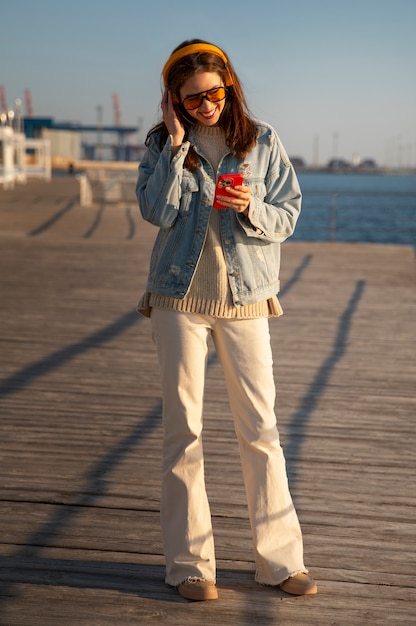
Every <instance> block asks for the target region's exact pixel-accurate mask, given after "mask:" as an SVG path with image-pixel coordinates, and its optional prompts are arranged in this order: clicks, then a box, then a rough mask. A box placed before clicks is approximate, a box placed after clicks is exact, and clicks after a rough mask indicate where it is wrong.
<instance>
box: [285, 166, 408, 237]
mask: <svg viewBox="0 0 416 626" xmlns="http://www.w3.org/2000/svg"><path fill="white" fill-rule="evenodd" d="M298 178H299V182H300V185H301V189H302V194H303V201H302V212H301V216H300V218H299V220H298V223H297V226H296V231H295V234H294V235H293V237H292V240H298V241H331V240H332V241H348V242H372V243H389V244H401V245H412V246H414V245H416V176H413V175H410V176H404V175H403V176H401V175H390V174H389V175H386V174H353V173H348V174H334V173H315V172H300V173H298Z"/></svg>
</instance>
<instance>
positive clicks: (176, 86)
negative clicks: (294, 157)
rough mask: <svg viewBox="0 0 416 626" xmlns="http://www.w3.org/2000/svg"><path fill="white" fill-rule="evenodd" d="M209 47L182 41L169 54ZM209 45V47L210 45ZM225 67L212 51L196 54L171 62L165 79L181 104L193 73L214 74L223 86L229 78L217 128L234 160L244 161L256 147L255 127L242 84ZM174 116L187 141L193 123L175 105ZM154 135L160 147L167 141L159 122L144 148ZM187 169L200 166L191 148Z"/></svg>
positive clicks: (228, 65) (179, 106) (229, 68)
mask: <svg viewBox="0 0 416 626" xmlns="http://www.w3.org/2000/svg"><path fill="white" fill-rule="evenodd" d="M197 43H201V44H204V43H205V44H209V42H207V41H204V40H202V39H191V40H188V41H184V42H182V43H181V44H180V45H179V46H177V47H176V48H175V50H173V52H172V54H174V53H175V52H177V51H178V50H180V49H181V48H184V47H185V46H189V45H192V44H197ZM209 45H212V44H209ZM227 61H228V63H227V65H225V63H224V61H223V60H222V59H221V58H220V57H219V56H217V55H216V54H214V53H212V52H196V53H194V54H189V55H187V56H185V57H183V58H180V59H178V61H177V62H176V63H174V64H173V65H172V66H171V67H170V69H169V71H168V73H167V76H166V83H167V88H168V89H169V90H170V91H171V93H172V94H173V96H174V98H175V99H177V100H178V102H179V101H180V93H179V92H180V89H181V87H182V86H183V85H184V83H185V82H186V81H187V80H188V78H190V77H191V76H193V75H194V74H195V73H196V72H217V73H218V74H219V75H220V76H221V78H222V80H223V82H224V84H227V81H228V79H229V77H230V76H231V78H232V83H233V84H232V85H231V86H229V87H227V96H226V100H225V105H224V109H223V111H222V113H221V117H220V120H219V123H218V125H219V126H220V127H221V128H222V129H223V130H224V132H225V137H226V142H227V146H228V147H229V149H230V151H231V153H232V154H234V155H235V156H236V157H237V158H239V159H243V158H244V157H245V156H246V154H247V152H248V151H249V150H250V149H251V148H252V147H253V146H254V145H255V143H256V139H257V126H256V124H255V122H254V120H253V119H252V117H251V115H250V113H249V110H248V107H247V103H246V99H245V96H244V93H243V89H242V86H241V83H240V81H239V79H238V76H237V74H236V72H235V70H234V68H233V66H232V64H231V63H230V61H229V60H228V58H227ZM174 107H175V111H176V114H177V116H178V118H179V119H180V121H181V123H182V124H183V127H184V129H185V137H184V140H185V141H187V140H188V138H189V131H190V129H191V128H192V126H194V125H195V124H196V120H195V119H194V118H193V117H191V116H190V115H189V114H187V112H186V110H185V109H184V108H183V106H182V105H181V104H174ZM153 133H157V134H158V135H159V140H160V146H161V147H162V146H163V145H164V144H165V143H166V140H167V138H168V135H169V133H168V129H167V127H166V125H165V123H164V122H163V121H162V122H159V123H158V124H156V126H154V127H153V128H152V129H151V130H150V131H149V133H148V135H147V137H146V142H145V143H146V145H147V144H148V141H149V138H150V135H152V134H153ZM184 165H185V167H186V168H188V169H189V170H196V169H197V168H198V167H199V157H198V155H197V153H196V152H195V150H194V149H193V147H192V146H191V148H190V149H189V151H188V154H187V156H186V159H185V163H184Z"/></svg>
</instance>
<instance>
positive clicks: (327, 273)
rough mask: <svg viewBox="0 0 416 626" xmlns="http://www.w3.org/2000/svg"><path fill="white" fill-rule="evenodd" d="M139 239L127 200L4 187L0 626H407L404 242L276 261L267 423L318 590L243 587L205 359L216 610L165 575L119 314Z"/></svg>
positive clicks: (410, 270) (411, 313) (410, 327)
mask: <svg viewBox="0 0 416 626" xmlns="http://www.w3.org/2000/svg"><path fill="white" fill-rule="evenodd" d="M155 235H156V229H155V228H154V227H152V226H150V225H149V224H147V223H146V222H144V221H143V220H142V219H141V217H140V215H139V212H138V209H137V206H136V205H135V203H134V202H131V203H125V204H124V205H114V204H104V203H100V204H95V205H92V206H88V207H83V206H81V204H80V198H79V185H78V182H77V180H76V179H75V178H74V177H73V178H71V177H60V178H59V177H57V178H52V180H51V181H50V182H48V181H45V180H31V181H30V182H28V183H27V184H25V185H18V186H16V187H14V188H13V189H6V190H4V189H0V294H1V297H0V323H1V327H0V466H1V474H0V475H1V482H0V625H1V626H17V625H18V626H133V625H134V626H137V625H141V626H153V625H155V626H160V625H162V624H163V625H175V626H187V625H189V626H195V625H196V624H200V625H201V626H202V625H204V626H215V625H217V624H223V625H224V626H254V625H256V626H257V625H268V626H274V625H276V626H362V625H368V626H385V625H386V624H391V625H392V626H411V625H413V624H414V623H415V615H416V522H415V511H416V507H415V505H416V472H415V468H416V419H415V415H416V392H415V389H416V359H415V355H416V314H415V311H416V282H415V278H416V271H415V256H414V250H413V249H412V247H410V246H397V245H396V246H394V245H379V244H358V243H334V242H327V243H322V242H305V241H303V242H291V241H290V240H289V241H287V242H286V243H284V244H283V247H282V271H281V282H282V292H281V302H282V306H283V309H284V312H285V313H284V315H283V316H282V317H281V318H279V319H273V320H271V323H270V327H271V337H272V345H273V350H274V367H275V375H276V384H277V405H276V410H277V416H278V426H279V430H280V433H281V438H282V444H283V447H284V450H285V454H286V459H287V466H288V474H289V478H290V483H291V490H292V495H293V498H294V502H295V505H296V508H297V511H298V514H299V518H300V522H301V526H302V530H303V535H304V544H305V562H306V564H307V566H308V568H309V570H310V572H311V574H312V575H313V576H314V578H316V580H317V583H318V588H319V591H318V594H317V595H316V596H313V597H312V596H311V597H299V598H298V597H292V596H289V595H287V594H285V593H283V592H281V591H280V590H276V589H271V588H269V587H263V586H260V585H257V584H256V583H255V582H254V560H253V552H252V543H251V534H250V527H249V521H248V515H247V510H246V504H245V495H244V487H243V482H242V476H241V472H240V466H239V457H238V449H237V443H236V439H235V435H234V430H233V424H232V419H231V416H230V411H229V407H228V400H227V397H226V391H225V387H224V382H223V376H222V372H221V368H220V366H219V363H218V361H217V359H216V357H215V353H214V351H212V353H211V356H210V359H209V367H208V376H207V391H206V401H205V430H204V433H205V434H204V448H205V455H206V480H207V489H208V493H209V497H210V502H211V513H212V517H213V526H214V534H215V541H216V552H217V559H218V563H217V566H218V580H217V583H218V588H219V599H218V600H217V601H213V602H207V603H191V602H188V601H187V600H185V599H183V598H181V597H180V596H179V595H178V594H177V592H176V591H175V590H174V589H172V588H170V587H168V586H167V585H165V583H164V561H163V555H162V545H161V534H160V527H159V496H160V462H161V402H160V387H159V379H158V366H157V360H156V352H155V348H154V345H153V342H152V337H151V327H150V321H149V320H148V319H145V318H143V317H141V316H139V315H138V314H137V313H136V311H135V307H136V303H137V301H138V299H139V297H140V295H141V293H142V292H143V290H144V288H145V283H146V276H147V269H148V261H149V255H150V251H151V248H152V243H153V240H154V237H155Z"/></svg>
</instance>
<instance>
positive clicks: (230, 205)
mask: <svg viewBox="0 0 416 626" xmlns="http://www.w3.org/2000/svg"><path fill="white" fill-rule="evenodd" d="M250 198H251V187H246V186H245V185H236V186H235V187H227V193H226V194H224V195H222V196H217V199H218V202H219V203H220V204H222V205H223V206H224V207H225V208H227V209H233V210H234V211H235V212H236V213H244V214H245V215H247V213H248V208H249V206H250Z"/></svg>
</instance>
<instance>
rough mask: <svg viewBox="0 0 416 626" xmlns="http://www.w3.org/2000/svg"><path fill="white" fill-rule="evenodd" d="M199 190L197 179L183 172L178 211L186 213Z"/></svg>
mask: <svg viewBox="0 0 416 626" xmlns="http://www.w3.org/2000/svg"><path fill="white" fill-rule="evenodd" d="M198 192H199V186H198V181H197V180H196V179H195V177H194V176H193V175H192V174H191V173H186V172H184V173H183V176H182V181H181V198H180V204H179V211H180V213H181V214H184V215H186V214H188V213H189V210H190V208H191V206H192V201H193V200H194V201H195V200H196V199H197V195H198Z"/></svg>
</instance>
